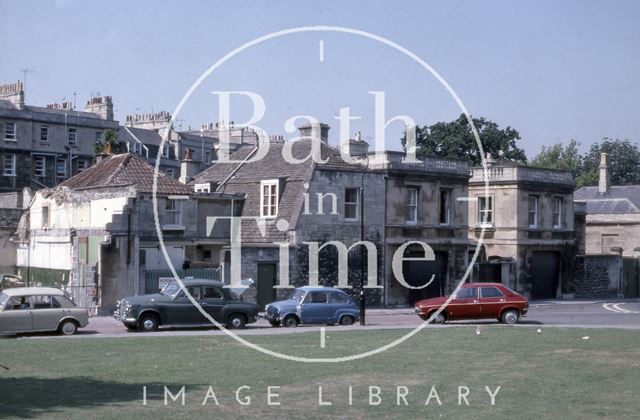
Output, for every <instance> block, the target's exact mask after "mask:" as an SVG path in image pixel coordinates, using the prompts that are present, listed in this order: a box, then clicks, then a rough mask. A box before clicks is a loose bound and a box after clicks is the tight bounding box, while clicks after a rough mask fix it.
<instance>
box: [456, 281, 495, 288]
mask: <svg viewBox="0 0 640 420" xmlns="http://www.w3.org/2000/svg"><path fill="white" fill-rule="evenodd" d="M498 286H503V287H504V284H502V283H490V282H482V283H465V284H463V285H462V287H498Z"/></svg>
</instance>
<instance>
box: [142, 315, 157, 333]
mask: <svg viewBox="0 0 640 420" xmlns="http://www.w3.org/2000/svg"><path fill="white" fill-rule="evenodd" d="M157 329H158V317H157V316H155V315H152V314H149V315H143V316H142V317H141V318H140V321H139V322H138V330H139V331H145V332H147V331H155V330H157Z"/></svg>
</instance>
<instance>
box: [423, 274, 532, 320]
mask: <svg viewBox="0 0 640 420" xmlns="http://www.w3.org/2000/svg"><path fill="white" fill-rule="evenodd" d="M446 300H447V297H446V296H445V297H436V298H431V299H423V300H420V301H418V302H416V304H415V312H416V314H418V315H419V316H420V318H422V319H424V320H427V319H429V317H430V316H431V315H432V314H433V313H434V312H436V311H437V310H438V309H439V308H440V306H442V305H443V304H444V303H445V302H446ZM528 309H529V302H528V301H527V298H525V297H524V296H522V295H520V294H518V293H516V292H514V291H513V290H511V289H509V288H508V287H506V286H504V285H502V284H500V283H466V284H464V285H463V286H462V287H461V288H460V290H459V291H458V295H457V296H456V297H455V298H453V299H452V300H451V302H449V304H448V305H447V307H446V308H444V309H443V310H442V312H440V313H439V314H438V315H437V316H436V317H435V318H434V319H433V322H434V323H435V324H442V323H444V322H445V321H453V320H458V319H479V318H495V319H497V320H499V321H501V322H504V323H505V324H515V323H516V322H518V320H519V319H520V317H521V316H524V315H525V314H526V313H527V311H528Z"/></svg>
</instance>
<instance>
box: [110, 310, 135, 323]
mask: <svg viewBox="0 0 640 420" xmlns="http://www.w3.org/2000/svg"><path fill="white" fill-rule="evenodd" d="M113 317H114V318H115V319H117V320H118V321H120V322H124V323H125V324H135V323H136V321H137V319H136V318H134V317H127V316H126V315H125V314H121V313H120V312H118V311H115V312H114V313H113Z"/></svg>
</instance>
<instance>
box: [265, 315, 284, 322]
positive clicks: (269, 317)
mask: <svg viewBox="0 0 640 420" xmlns="http://www.w3.org/2000/svg"><path fill="white" fill-rule="evenodd" d="M264 318H265V319H266V320H267V321H269V322H280V315H279V314H270V313H266V314H265V315H264Z"/></svg>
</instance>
